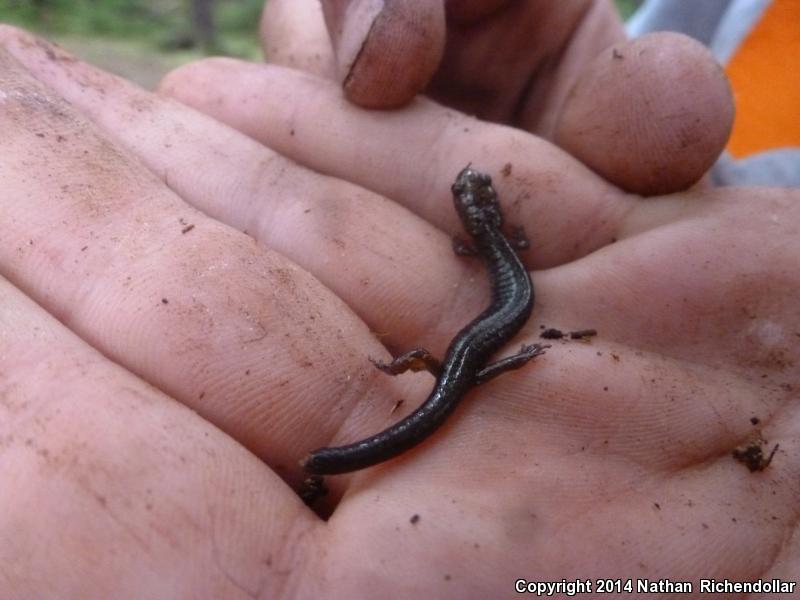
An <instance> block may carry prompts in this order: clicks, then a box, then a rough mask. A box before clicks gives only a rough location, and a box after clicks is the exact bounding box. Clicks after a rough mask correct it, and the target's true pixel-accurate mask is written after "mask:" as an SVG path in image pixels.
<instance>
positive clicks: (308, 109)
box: [162, 60, 632, 267]
mask: <svg viewBox="0 0 800 600" xmlns="http://www.w3.org/2000/svg"><path fill="white" fill-rule="evenodd" d="M232 89H236V90H237V92H236V93H229V92H228V90H232ZM162 90H163V91H164V92H165V93H169V94H171V95H173V96H175V97H176V98H178V99H180V100H181V101H183V102H185V103H187V104H189V105H191V106H194V107H196V108H199V109H200V110H203V111H204V112H207V113H209V114H211V115H212V116H214V117H215V118H217V119H219V120H222V121H223V122H226V123H228V124H230V125H233V126H234V127H236V128H237V129H239V130H241V131H243V132H245V133H246V134H248V135H250V136H252V137H254V138H256V139H258V140H261V141H262V142H264V143H265V144H267V145H268V146H270V147H271V148H274V149H276V150H277V151H279V152H281V153H282V154H284V155H286V156H289V157H290V158H292V159H294V160H296V161H298V162H301V163H302V164H305V165H308V166H310V167H311V168H313V169H315V170H317V171H320V172H323V173H328V174H331V175H335V176H337V177H340V178H343V179H346V180H349V181H353V182H355V183H357V184H359V185H361V186H363V187H366V188H368V189H370V190H373V191H375V192H377V193H379V194H381V195H383V196H386V197H389V198H391V199H393V200H395V201H397V202H400V203H401V204H403V205H404V206H406V207H408V208H409V209H411V210H412V211H413V212H414V213H416V214H418V215H420V216H422V217H423V218H425V219H426V220H428V221H430V222H432V223H433V224H434V225H436V226H438V227H439V228H440V229H442V230H444V231H450V232H456V231H459V230H460V225H459V224H458V222H457V217H456V215H455V212H454V211H453V208H452V199H451V193H450V189H449V185H450V182H451V178H452V177H454V176H455V174H456V173H458V171H460V170H461V169H462V168H463V167H464V165H466V164H468V163H470V162H471V163H472V164H474V165H475V166H476V168H478V169H479V170H482V171H486V172H488V173H490V174H491V175H492V176H493V177H494V182H495V185H496V187H497V190H498V193H499V195H500V199H501V204H502V206H503V210H504V213H505V216H506V222H508V223H509V224H511V225H524V226H525V228H526V230H527V232H528V234H529V236H530V238H531V242H532V251H531V252H530V253H529V256H527V257H526V260H527V262H528V264H530V265H533V266H536V267H543V266H551V265H554V264H560V263H562V262H565V261H568V260H572V259H573V258H575V257H577V256H582V255H584V254H586V253H588V252H591V251H592V250H594V249H596V248H598V247H600V246H602V245H605V244H606V243H608V242H609V241H611V240H612V239H613V238H614V237H615V235H616V234H615V230H616V228H617V226H618V225H619V221H620V219H621V216H622V215H623V214H624V213H625V212H626V211H627V210H629V208H630V207H631V206H632V199H631V198H628V197H626V196H624V195H623V194H620V193H619V192H618V191H617V190H616V189H615V188H613V187H610V186H609V185H608V184H606V183H605V182H604V181H603V180H602V179H601V178H599V177H597V176H595V175H593V174H592V173H591V172H590V171H588V170H587V169H585V168H584V167H583V166H582V165H581V164H580V163H578V162H577V161H575V160H573V159H572V158H570V157H569V156H568V155H566V154H565V153H563V152H561V151H560V150H558V149H557V148H555V147H554V146H552V145H551V144H549V143H547V142H544V141H543V140H541V139H539V138H536V137H534V136H532V135H529V134H526V133H523V132H520V131H517V130H513V129H509V128H506V127H502V126H498V125H491V124H487V123H482V122H480V121H476V120H474V119H471V118H468V117H466V116H464V115H460V114H458V113H453V112H452V111H451V110H448V109H445V108H443V107H441V106H438V105H436V104H434V103H432V102H429V101H425V100H422V99H418V100H417V101H415V102H414V103H413V104H412V105H411V106H409V107H408V108H406V109H403V110H401V111H395V112H392V113H381V114H380V115H376V114H375V113H373V112H368V111H364V110H361V109H358V108H356V107H353V106H351V105H349V104H348V103H347V102H345V101H343V100H342V99H341V98H340V96H339V92H338V90H337V88H336V86H334V85H332V84H330V83H329V82H325V81H322V80H319V79H315V78H312V77H309V76H306V75H300V74H298V73H296V72H292V71H288V70H282V69H278V68H276V67H265V66H263V65H251V64H246V63H241V62H232V61H228V60H211V61H204V62H201V63H196V64H194V65H190V66H187V67H184V68H181V69H180V70H178V71H175V72H173V73H171V74H170V75H169V76H168V77H167V78H166V79H165V81H164V82H163V83H162ZM241 97H247V98H249V99H250V100H249V101H248V102H247V103H246V104H244V105H243V103H242V102H241V101H240V98H241ZM443 173H445V174H450V173H452V175H448V176H447V177H446V178H444V177H442V174H443Z"/></svg>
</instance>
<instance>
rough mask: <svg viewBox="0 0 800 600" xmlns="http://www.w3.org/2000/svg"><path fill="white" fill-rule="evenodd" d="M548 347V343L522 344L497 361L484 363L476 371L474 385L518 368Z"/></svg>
mask: <svg viewBox="0 0 800 600" xmlns="http://www.w3.org/2000/svg"><path fill="white" fill-rule="evenodd" d="M549 347H550V346H549V344H544V345H542V344H530V345H525V344H523V346H522V348H521V349H520V351H519V352H518V353H517V354H514V355H513V356H509V357H507V358H503V359H501V360H498V361H497V362H493V363H492V364H490V365H486V367H484V368H483V369H481V370H480V371H478V373H477V374H476V375H475V385H480V384H481V383H486V382H487V381H489V380H490V379H494V378H495V377H497V376H498V375H501V374H502V373H505V372H506V371H512V370H514V369H519V368H520V367H521V366H523V365H524V364H526V363H527V362H528V361H530V360H531V359H533V358H535V357H537V356H539V355H540V354H544V351H545V349H546V348H549Z"/></svg>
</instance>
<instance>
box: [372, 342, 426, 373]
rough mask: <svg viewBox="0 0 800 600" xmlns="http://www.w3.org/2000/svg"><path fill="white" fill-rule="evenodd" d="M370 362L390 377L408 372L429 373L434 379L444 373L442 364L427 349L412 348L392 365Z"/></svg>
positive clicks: (376, 361) (377, 361)
mask: <svg viewBox="0 0 800 600" xmlns="http://www.w3.org/2000/svg"><path fill="white" fill-rule="evenodd" d="M369 360H370V362H371V363H372V364H373V365H375V366H376V367H378V368H379V369H380V370H381V371H383V372H384V373H386V374H388V375H400V373H405V372H406V371H414V372H415V373H416V372H418V371H428V372H429V373H430V374H431V375H433V376H434V377H439V374H440V373H441V372H442V363H440V362H439V361H438V360H437V359H436V358H434V356H433V355H432V354H431V353H430V352H428V351H427V350H425V348H412V349H411V350H409V351H408V352H406V353H405V354H401V355H400V356H398V357H397V358H395V359H394V360H393V361H392V362H390V363H385V362H381V361H379V360H374V359H372V358H370V359H369Z"/></svg>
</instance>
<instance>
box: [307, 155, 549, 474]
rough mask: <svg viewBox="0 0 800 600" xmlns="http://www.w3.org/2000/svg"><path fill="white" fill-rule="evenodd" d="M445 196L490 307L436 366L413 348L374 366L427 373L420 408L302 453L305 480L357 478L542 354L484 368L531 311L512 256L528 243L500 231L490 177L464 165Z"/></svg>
mask: <svg viewBox="0 0 800 600" xmlns="http://www.w3.org/2000/svg"><path fill="white" fill-rule="evenodd" d="M452 192H453V200H454V204H455V208H456V212H457V213H458V216H459V218H460V219H461V223H462V225H463V227H464V230H465V231H466V233H467V234H469V236H470V238H471V243H466V242H464V241H462V240H460V239H458V238H455V239H454V243H453V248H454V250H455V252H456V253H457V254H460V255H477V256H480V257H481V258H482V259H483V262H484V263H485V265H486V268H487V270H488V272H489V278H490V280H491V286H492V301H491V303H490V304H489V306H488V307H487V308H486V309H485V310H484V311H483V312H482V313H481V314H480V315H478V316H477V317H476V318H475V319H473V320H472V321H471V322H470V323H469V324H468V325H467V326H466V327H464V328H463V329H462V330H461V331H460V332H459V333H458V334H457V335H456V336H455V337H454V338H453V340H452V342H451V343H450V346H449V348H448V349H447V352H446V354H445V358H444V360H443V361H442V362H441V363H440V362H439V361H438V360H436V359H435V358H434V357H433V356H432V355H431V354H430V353H429V352H428V351H427V350H425V349H423V348H414V349H412V350H410V351H409V352H406V353H405V354H403V355H401V356H399V357H397V358H396V359H395V360H393V361H392V362H391V363H388V364H385V363H381V362H377V361H373V362H374V364H375V366H377V367H378V368H379V369H381V370H382V371H384V372H386V373H388V374H390V375H397V374H399V373H403V372H405V371H407V370H409V369H410V370H412V371H420V370H428V371H430V372H431V373H432V374H433V375H434V376H435V377H436V384H435V385H434V387H433V390H432V391H431V393H430V395H429V396H428V398H427V400H425V402H423V403H422V404H421V405H420V407H419V408H417V409H416V410H415V411H414V412H413V413H411V414H410V415H408V416H407V417H406V418H404V419H402V420H400V421H399V422H397V423H395V424H394V425H392V426H390V427H388V428H387V429H385V430H383V431H381V432H380V433H376V434H375V435H372V436H370V437H368V438H366V439H363V440H361V441H359V442H355V443H352V444H348V445H346V446H337V447H329V448H319V449H317V450H314V451H313V452H311V453H309V454H308V455H307V456H306V457H305V458H304V459H303V461H301V465H302V467H303V469H304V470H305V471H306V472H307V473H310V474H312V475H333V474H337V473H346V472H349V471H356V470H358V469H363V468H365V467H369V466H372V465H375V464H377V463H380V462H383V461H386V460H388V459H390V458H393V457H395V456H397V455H399V454H401V453H402V452H405V451H406V450H408V449H409V448H412V447H413V446H416V445H417V444H419V443H420V442H422V441H423V440H424V439H426V438H427V437H428V436H430V435H431V434H432V433H433V432H434V431H436V429H438V428H439V426H441V424H442V423H444V421H445V419H446V418H447V417H448V415H450V413H452V412H453V410H454V409H455V408H456V406H457V405H458V403H459V402H460V401H461V399H462V398H463V397H464V396H465V395H466V393H467V392H468V391H469V390H470V389H471V388H472V387H474V386H476V385H480V384H482V383H484V382H486V381H489V380H490V379H493V378H494V377H497V376H498V375H500V374H501V373H504V372H505V371H508V370H510V369H518V368H520V367H522V366H523V365H524V364H526V363H527V362H528V361H530V360H531V359H533V358H534V357H536V356H538V355H540V354H542V353H543V352H544V351H545V348H547V347H548V346H547V345H541V344H530V345H523V346H522V349H521V350H520V352H518V353H517V354H515V355H513V356H510V357H508V358H504V359H502V360H499V361H497V362H494V363H489V359H490V358H491V357H492V355H493V354H494V353H495V352H497V351H498V350H499V349H500V348H501V347H502V346H503V345H505V344H506V342H508V341H509V340H510V339H511V338H512V337H514V336H515V335H516V334H517V332H519V330H520V329H522V327H523V325H525V323H526V322H527V320H528V318H529V317H530V315H531V311H532V310H533V303H534V293H533V284H532V282H531V278H530V275H529V274H528V271H527V270H526V269H525V267H524V266H523V264H522V262H521V261H520V259H519V257H518V256H517V254H516V252H515V250H518V249H524V248H527V247H528V241H527V240H526V239H525V238H524V234H522V233H521V231H519V232H518V233H517V234H516V235H514V236H512V237H511V238H509V237H506V236H505V235H504V234H503V232H502V231H501V228H502V225H503V216H502V213H501V211H500V205H499V204H498V200H497V193H496V192H495V190H494V188H493V187H492V179H491V177H489V175H486V174H484V173H480V172H478V171H476V170H475V169H473V168H471V167H470V166H469V165H467V167H466V168H464V169H463V170H462V171H461V172H460V173H459V174H458V177H456V180H455V183H454V184H453V185H452Z"/></svg>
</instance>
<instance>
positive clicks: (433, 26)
mask: <svg viewBox="0 0 800 600" xmlns="http://www.w3.org/2000/svg"><path fill="white" fill-rule="evenodd" d="M322 10H323V13H324V15H325V21H326V23H327V26H328V31H329V32H330V36H331V41H332V43H333V47H334V52H335V55H336V68H337V72H338V76H339V79H340V81H341V82H342V85H343V87H344V91H345V95H346V96H347V98H348V99H349V100H350V101H352V102H354V103H355V104H358V105H360V106H363V107H366V108H393V107H397V106H401V105H403V104H405V103H406V102H408V101H409V100H411V98H413V97H414V96H415V95H416V94H417V93H418V92H420V91H421V90H422V89H424V88H425V86H426V85H427V84H428V82H429V81H430V79H431V77H432V76H433V74H434V72H435V71H436V68H437V67H438V66H439V62H440V60H441V58H442V53H443V51H444V42H445V16H444V5H443V0H322Z"/></svg>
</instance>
